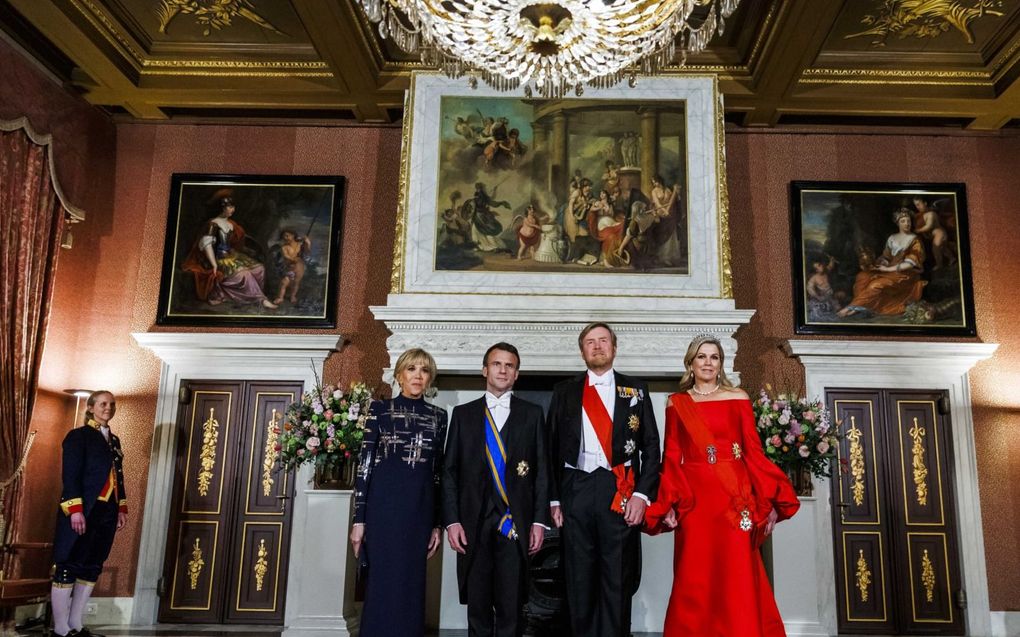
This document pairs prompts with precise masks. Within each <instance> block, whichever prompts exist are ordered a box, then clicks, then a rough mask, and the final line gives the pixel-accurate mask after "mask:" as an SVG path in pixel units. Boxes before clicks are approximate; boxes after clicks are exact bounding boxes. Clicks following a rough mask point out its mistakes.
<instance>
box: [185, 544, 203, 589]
mask: <svg viewBox="0 0 1020 637" xmlns="http://www.w3.org/2000/svg"><path fill="white" fill-rule="evenodd" d="M200 540H201V538H197V537H196V538H195V546H194V547H192V549H191V559H190V560H188V577H189V578H190V579H191V582H190V585H191V590H195V589H196V588H198V578H199V577H201V576H202V567H203V566H205V560H203V559H202V547H201V546H200Z"/></svg>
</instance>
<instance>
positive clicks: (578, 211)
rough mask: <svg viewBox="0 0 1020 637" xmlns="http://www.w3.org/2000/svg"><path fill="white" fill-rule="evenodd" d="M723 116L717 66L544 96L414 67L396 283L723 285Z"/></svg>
mask: <svg viewBox="0 0 1020 637" xmlns="http://www.w3.org/2000/svg"><path fill="white" fill-rule="evenodd" d="M721 118H722V106H721V102H720V97H719V94H718V87H717V83H716V78H715V77H714V76H704V77H701V76H692V77H684V78H644V77H642V78H639V79H638V81H637V86H635V87H628V86H627V84H626V83H623V84H622V85H621V86H618V87H613V88H607V89H598V90H596V89H585V91H584V93H583V95H574V94H571V95H568V96H564V97H563V98H561V99H555V100H546V99H538V98H534V97H528V96H526V95H524V94H523V93H519V92H518V93H514V92H499V91H495V90H493V89H491V88H488V87H483V86H481V85H479V86H477V87H475V88H472V87H471V86H470V85H469V83H468V82H467V80H464V79H460V80H454V79H450V78H446V77H444V76H441V75H438V74H435V73H415V74H414V76H413V78H412V88H411V90H410V91H409V93H408V96H407V100H406V105H405V119H404V129H403V148H402V166H401V204H400V208H399V210H398V215H397V236H396V241H395V246H394V269H393V284H392V291H393V292H395V293H425V294H437V293H438V294H442V293H451V294H463V293H470V294H497V295H498V294H511V295H568V296H569V295H591V294H593V291H594V293H595V294H599V293H604V294H606V295H609V296H652V297H698V298H729V297H730V296H731V287H730V280H729V248H728V235H727V225H726V214H725V212H726V211H725V209H724V203H725V200H726V198H725V162H724V158H723V152H722V148H723V139H722V120H721ZM649 140H651V141H652V143H648V141H649Z"/></svg>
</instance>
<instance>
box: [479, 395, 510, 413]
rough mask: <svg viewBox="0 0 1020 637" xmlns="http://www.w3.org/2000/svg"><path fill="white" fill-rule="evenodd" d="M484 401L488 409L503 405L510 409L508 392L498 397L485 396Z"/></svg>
mask: <svg viewBox="0 0 1020 637" xmlns="http://www.w3.org/2000/svg"><path fill="white" fill-rule="evenodd" d="M485 403H486V405H487V406H488V407H489V409H495V408H496V407H505V408H506V409H510V394H503V395H502V396H500V397H499V398H492V397H491V396H487V397H486V398H485Z"/></svg>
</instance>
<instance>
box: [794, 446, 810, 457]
mask: <svg viewBox="0 0 1020 637" xmlns="http://www.w3.org/2000/svg"><path fill="white" fill-rule="evenodd" d="M797 453H799V454H800V457H801V458H807V457H808V456H810V455H811V450H810V449H808V448H807V445H801V446H800V449H798V450H797Z"/></svg>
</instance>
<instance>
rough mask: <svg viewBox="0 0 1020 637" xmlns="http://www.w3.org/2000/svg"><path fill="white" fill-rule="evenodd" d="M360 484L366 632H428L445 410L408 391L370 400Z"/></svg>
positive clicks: (408, 636) (357, 507)
mask: <svg viewBox="0 0 1020 637" xmlns="http://www.w3.org/2000/svg"><path fill="white" fill-rule="evenodd" d="M369 416H370V417H369V421H368V424H367V425H366V431H365V441H364V445H363V446H362V451H361V466H360V468H359V469H358V478H357V481H356V482H355V485H354V523H355V524H359V523H363V524H365V543H364V545H363V546H362V549H361V550H362V551H364V555H363V557H364V560H365V562H366V563H367V565H368V568H367V571H366V572H367V574H368V575H367V581H366V587H365V606H364V610H363V612H362V616H361V637H396V636H397V635H399V636H400V637H416V636H421V635H424V634H425V561H426V555H427V553H428V543H429V536H430V534H431V533H432V529H434V528H436V527H438V526H439V525H440V522H439V520H440V517H439V506H440V501H441V500H440V498H439V494H438V491H439V473H440V469H441V468H442V466H443V445H444V443H445V441H446V411H445V410H444V409H442V408H441V407H436V406H435V405H431V404H429V403H427V402H425V400H424V399H417V400H415V399H412V398H406V397H404V396H402V395H400V396H397V397H396V398H393V399H391V400H383V401H378V402H374V403H372V407H371V410H370V412H369Z"/></svg>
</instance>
